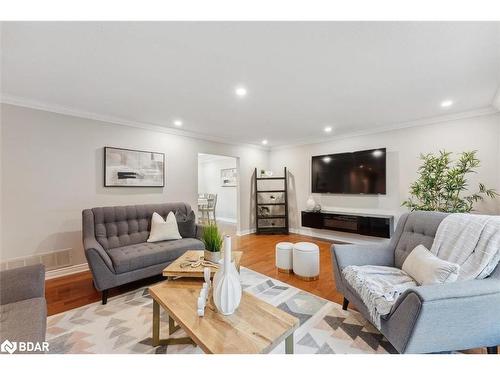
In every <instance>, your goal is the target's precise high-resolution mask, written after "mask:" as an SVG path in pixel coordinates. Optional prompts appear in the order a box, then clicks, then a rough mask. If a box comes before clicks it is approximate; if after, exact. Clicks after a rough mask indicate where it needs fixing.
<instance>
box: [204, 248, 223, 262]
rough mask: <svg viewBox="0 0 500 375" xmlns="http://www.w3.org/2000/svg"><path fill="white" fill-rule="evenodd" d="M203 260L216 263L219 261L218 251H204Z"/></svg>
mask: <svg viewBox="0 0 500 375" xmlns="http://www.w3.org/2000/svg"><path fill="white" fill-rule="evenodd" d="M203 258H204V259H205V260H208V261H209V262H213V263H218V262H219V260H220V251H208V250H205V252H204V253H203Z"/></svg>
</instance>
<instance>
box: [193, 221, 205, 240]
mask: <svg viewBox="0 0 500 375" xmlns="http://www.w3.org/2000/svg"><path fill="white" fill-rule="evenodd" d="M204 228H205V227H204V226H203V225H201V224H196V234H195V238H197V239H199V240H200V241H201V239H202V237H203V230H204Z"/></svg>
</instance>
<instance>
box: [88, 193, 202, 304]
mask: <svg viewBox="0 0 500 375" xmlns="http://www.w3.org/2000/svg"><path fill="white" fill-rule="evenodd" d="M154 212H157V213H158V214H159V215H161V216H162V217H163V218H165V217H167V215H168V214H169V212H174V213H175V215H176V219H177V224H178V226H179V233H180V235H181V236H182V239H180V240H170V241H161V242H154V243H153V242H146V241H147V239H148V238H149V231H150V230H151V216H152V215H153V213H154ZM82 215H83V247H84V249H85V256H86V258H87V262H88V264H89V267H90V270H91V271H92V276H93V278H94V286H95V287H96V289H97V290H99V291H101V292H102V303H103V305H104V304H106V302H107V297H108V290H109V289H110V288H113V287H115V286H118V285H122V284H126V283H130V282H132V281H136V280H140V279H144V278H147V277H151V276H155V275H160V274H161V273H162V271H163V269H164V268H165V267H166V266H167V265H169V264H170V263H172V262H173V261H174V260H175V259H177V258H178V257H179V256H181V255H182V254H184V253H185V252H186V251H187V250H204V249H205V245H204V244H203V242H201V241H200V238H201V234H202V227H201V226H199V225H197V224H196V220H195V219H196V218H195V215H194V212H193V211H192V210H191V207H190V206H189V205H188V204H186V203H165V204H146V205H137V206H119V207H97V208H92V209H88V210H84V211H83V213H82Z"/></svg>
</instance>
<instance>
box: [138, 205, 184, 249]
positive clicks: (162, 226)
mask: <svg viewBox="0 0 500 375" xmlns="http://www.w3.org/2000/svg"><path fill="white" fill-rule="evenodd" d="M181 238H182V237H181V235H180V234H179V227H178V226H177V220H175V215H174V213H173V212H170V213H169V214H168V215H167V219H166V220H164V219H163V218H162V217H161V216H160V215H158V214H157V213H156V212H154V213H153V218H152V219H151V231H150V232H149V238H148V241H147V242H160V241H168V240H180V239H181Z"/></svg>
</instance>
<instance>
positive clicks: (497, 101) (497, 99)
mask: <svg viewBox="0 0 500 375" xmlns="http://www.w3.org/2000/svg"><path fill="white" fill-rule="evenodd" d="M491 105H492V106H493V107H494V108H496V109H497V110H499V111H500V86H498V90H497V93H496V94H495V96H494V97H493V102H492V103H491Z"/></svg>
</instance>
